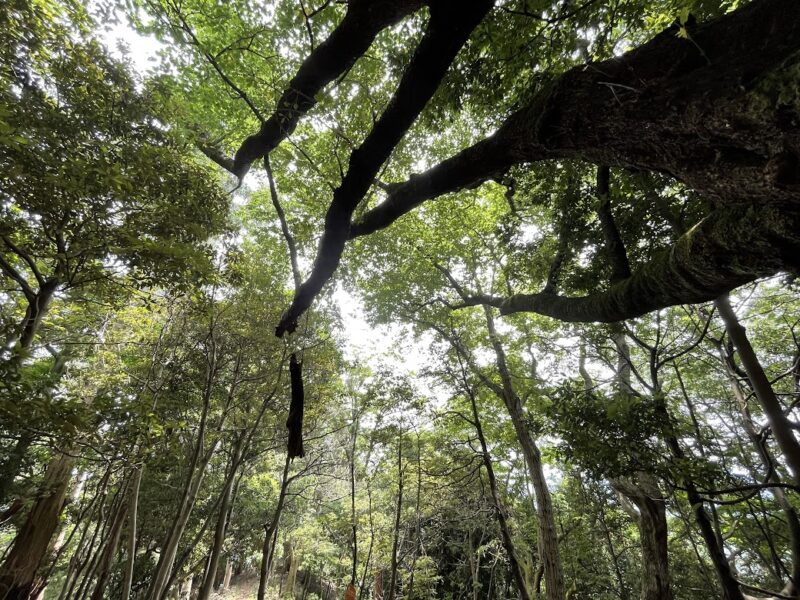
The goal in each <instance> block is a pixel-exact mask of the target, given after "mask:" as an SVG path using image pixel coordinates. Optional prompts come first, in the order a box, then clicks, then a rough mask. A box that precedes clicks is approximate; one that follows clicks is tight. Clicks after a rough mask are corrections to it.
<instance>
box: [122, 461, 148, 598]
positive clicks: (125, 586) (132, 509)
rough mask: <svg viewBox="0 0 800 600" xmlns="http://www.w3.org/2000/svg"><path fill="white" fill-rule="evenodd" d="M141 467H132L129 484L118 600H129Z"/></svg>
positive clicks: (134, 560) (134, 556) (134, 552)
mask: <svg viewBox="0 0 800 600" xmlns="http://www.w3.org/2000/svg"><path fill="white" fill-rule="evenodd" d="M143 469H144V466H143V465H137V466H134V473H133V481H132V483H131V491H130V497H129V500H128V538H127V546H126V548H127V557H126V559H125V571H124V573H123V576H122V592H121V594H120V600H129V598H130V597H131V587H132V585H133V567H134V565H135V564H136V527H137V523H136V521H137V519H138V513H139V488H140V487H141V484H142V471H143Z"/></svg>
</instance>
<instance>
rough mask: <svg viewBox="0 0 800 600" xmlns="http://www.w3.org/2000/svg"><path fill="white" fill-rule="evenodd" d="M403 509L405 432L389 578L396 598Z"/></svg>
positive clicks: (391, 595)
mask: <svg viewBox="0 0 800 600" xmlns="http://www.w3.org/2000/svg"><path fill="white" fill-rule="evenodd" d="M402 510H403V434H402V432H401V433H400V440H399V442H398V445H397V510H396V511H395V517H394V539H393V541H392V572H391V577H390V578H389V598H388V600H394V597H395V591H396V586H397V566H398V560H397V551H398V548H399V546H400V517H401V514H402Z"/></svg>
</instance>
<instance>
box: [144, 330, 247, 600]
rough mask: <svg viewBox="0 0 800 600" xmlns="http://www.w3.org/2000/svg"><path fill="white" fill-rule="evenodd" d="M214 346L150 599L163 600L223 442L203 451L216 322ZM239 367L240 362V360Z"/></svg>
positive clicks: (212, 342)
mask: <svg viewBox="0 0 800 600" xmlns="http://www.w3.org/2000/svg"><path fill="white" fill-rule="evenodd" d="M209 340H210V348H209V350H208V355H207V364H206V377H205V383H204V388H203V411H202V415H201V417H200V424H199V427H198V432H197V441H196V443H195V447H194V451H193V453H192V458H191V461H190V462H189V469H188V475H187V477H186V484H185V486H184V489H183V494H182V496H181V502H180V505H179V507H178V511H177V512H176V514H175V518H174V520H173V522H172V526H171V527H170V529H169V532H168V534H167V537H166V539H165V541H164V545H163V548H162V550H161V556H160V557H159V560H158V565H157V566H156V571H155V573H154V575H153V579H152V582H151V584H150V589H149V591H148V594H147V598H148V600H161V598H162V597H163V595H164V594H165V592H166V591H167V582H168V580H169V577H170V575H171V573H172V568H173V565H174V564H175V556H176V554H177V552H178V544H179V543H180V540H181V537H182V536H183V531H184V529H185V528H186V523H187V522H188V521H189V516H190V515H191V513H192V509H193V508H194V502H195V500H196V498H197V493H198V491H199V489H200V484H201V483H202V481H203V476H204V474H205V468H206V466H207V465H208V463H209V462H210V461H211V458H212V457H213V456H214V452H215V450H216V446H217V444H218V443H219V442H218V440H215V441H214V442H213V443H212V445H211V447H210V448H209V449H208V451H206V452H205V453H203V445H204V444H205V435H206V429H207V427H208V413H209V411H210V405H211V393H212V391H213V382H214V378H215V376H216V370H217V348H216V342H215V339H214V325H213V322H212V325H211V329H210V332H209ZM237 369H238V364H237ZM234 385H235V384H232V386H231V393H229V395H228V399H229V400H230V399H231V395H232V391H233V386H234ZM221 425H222V424H221V423H220V426H221Z"/></svg>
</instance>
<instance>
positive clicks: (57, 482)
mask: <svg viewBox="0 0 800 600" xmlns="http://www.w3.org/2000/svg"><path fill="white" fill-rule="evenodd" d="M74 464H75V458H73V457H72V456H68V455H67V454H59V455H58V456H56V457H55V458H53V459H51V461H50V464H49V465H48V467H47V471H46V472H45V476H44V481H43V482H42V487H41V491H40V494H39V497H38V499H37V500H36V501H35V502H34V504H33V508H31V511H30V513H29V514H28V517H27V519H26V520H25V523H24V524H23V525H22V528H21V529H20V530H19V533H17V537H16V538H15V539H14V543H13V546H12V547H11V551H10V552H9V553H8V556H6V559H5V561H4V562H3V565H2V566H1V567H0V598H3V599H4V600H28V598H29V597H30V596H32V595H35V594H36V593H38V590H39V589H41V588H42V587H43V586H44V584H45V582H44V581H42V580H41V578H40V577H39V574H40V573H39V571H40V569H41V567H42V566H43V562H44V560H45V557H46V556H47V553H48V550H49V548H50V543H51V541H52V540H53V537H54V534H55V532H56V530H57V529H58V525H59V517H60V515H61V510H62V509H63V508H64V500H65V499H66V495H67V488H68V486H69V482H70V480H71V479H72V467H73V465H74Z"/></svg>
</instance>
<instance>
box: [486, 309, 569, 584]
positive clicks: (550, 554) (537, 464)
mask: <svg viewBox="0 0 800 600" xmlns="http://www.w3.org/2000/svg"><path fill="white" fill-rule="evenodd" d="M484 313H485V315H486V325H487V328H488V330H489V337H490V340H491V342H492V346H493V347H494V351H495V356H496V359H497V368H498V371H499V372H500V377H501V379H502V381H503V385H502V388H501V389H499V390H497V389H495V391H496V392H499V395H500V397H501V398H502V399H503V401H504V403H505V405H506V409H507V410H508V414H509V416H510V417H511V422H512V424H513V425H514V431H515V433H516V434H517V439H518V440H519V443H520V446H522V454H523V456H524V457H525V464H526V465H527V467H528V472H529V475H530V478H531V482H532V483H533V488H534V492H535V493H536V515H537V517H538V519H539V556H540V557H541V560H542V562H543V563H544V580H545V598H547V600H564V598H565V594H566V591H565V588H564V572H563V570H562V568H561V558H560V555H559V551H558V534H557V533H556V521H555V514H554V512H553V501H552V498H551V497H550V490H549V489H548V487H547V480H546V479H545V476H544V469H543V467H542V456H541V453H540V452H539V448H538V447H537V446H536V442H534V440H533V437H532V436H531V433H530V431H529V430H528V426H527V423H526V419H525V413H524V410H523V408H522V401H521V399H520V398H519V396H518V395H517V394H516V392H515V391H514V387H513V381H512V378H511V374H510V373H509V371H508V367H507V365H506V356H505V351H504V350H503V346H502V344H501V343H500V339H499V337H498V336H497V330H496V329H495V324H494V317H493V315H492V309H491V308H490V307H488V306H484Z"/></svg>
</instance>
